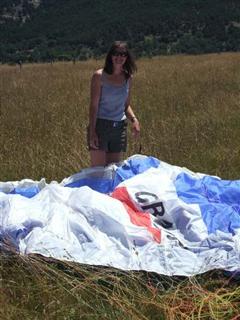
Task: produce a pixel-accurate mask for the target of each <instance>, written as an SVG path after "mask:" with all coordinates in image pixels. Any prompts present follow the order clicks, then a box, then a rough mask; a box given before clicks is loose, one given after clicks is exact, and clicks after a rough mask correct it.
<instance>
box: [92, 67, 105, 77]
mask: <svg viewBox="0 0 240 320" xmlns="http://www.w3.org/2000/svg"><path fill="white" fill-rule="evenodd" d="M102 75H103V69H98V70H96V71H95V72H94V73H93V77H96V78H99V77H101V76H102Z"/></svg>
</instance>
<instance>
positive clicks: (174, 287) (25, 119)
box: [0, 53, 240, 320]
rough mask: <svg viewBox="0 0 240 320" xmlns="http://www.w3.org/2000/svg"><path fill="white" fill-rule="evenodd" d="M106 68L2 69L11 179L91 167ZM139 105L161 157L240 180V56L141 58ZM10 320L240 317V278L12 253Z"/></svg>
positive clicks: (6, 310) (131, 149)
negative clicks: (99, 75)
mask: <svg viewBox="0 0 240 320" xmlns="http://www.w3.org/2000/svg"><path fill="white" fill-rule="evenodd" d="M102 65H103V61H102V60H91V61H86V62H76V63H75V64H73V63H71V62H68V63H63V62H61V63H60V62H59V63H53V64H34V65H31V64H29V65H23V66H22V68H21V70H20V68H19V67H18V66H7V65H2V66H0V123H1V129H0V150H1V151H0V164H1V165H0V181H15V180H21V179H23V178H30V179H33V180H39V179H40V178H42V177H45V178H46V179H47V181H48V182H50V181H52V180H56V181H59V182H60V181H61V180H62V179H63V178H64V177H67V176H69V175H71V174H73V173H76V172H78V171H80V170H82V169H83V168H86V167H88V166H89V154H88V151H87V147H86V126H87V123H88V108H89V91H90V90H89V85H90V78H91V75H92V73H93V72H94V70H95V69H97V68H101V67H102ZM137 65H138V72H137V73H136V74H135V76H134V83H133V92H132V97H131V102H132V107H133V109H134V111H135V113H136V115H137V117H138V118H139V120H140V124H141V139H140V141H134V140H133V139H132V137H131V125H129V146H128V151H127V153H126V154H125V156H124V158H127V157H128V156H130V155H132V154H135V153H138V152H139V146H140V144H141V146H142V151H141V152H142V153H143V154H145V155H151V156H154V157H156V158H158V159H160V160H163V161H166V162H168V163H170V164H174V165H178V166H181V167H187V168H188V169H190V170H192V171H195V172H202V173H208V174H211V175H217V176H220V177H221V178H223V179H240V160H239V159H240V147H239V146H240V54H239V53H226V54H212V55H202V56H169V57H165V56H163V57H155V58H152V59H141V60H138V61H137ZM0 270H1V291H2V292H1V295H0V305H1V308H0V319H4V320H5V319H6V320H10V319H157V320H160V319H224V320H225V319H232V320H233V319H235V320H236V319H240V318H239V314H240V287H239V286H238V285H239V280H237V279H235V278H233V277H231V276H229V275H228V274H226V273H224V272H223V271H221V272H220V271H213V272H209V273H207V274H204V275H199V276H196V277H192V278H190V279H189V278H180V277H174V278H169V277H165V276H160V275H156V274H150V273H146V272H122V271H118V270H115V269H108V268H101V267H100V268H97V267H91V266H82V265H78V264H71V263H62V262H58V261H56V260H51V259H46V258H43V257H40V256H34V255H33V256H28V257H19V256H17V255H15V254H14V253H11V254H10V253H9V252H5V251H4V252H2V253H1V264H0Z"/></svg>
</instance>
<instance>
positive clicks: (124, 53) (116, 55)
mask: <svg viewBox="0 0 240 320" xmlns="http://www.w3.org/2000/svg"><path fill="white" fill-rule="evenodd" d="M112 55H113V56H115V57H126V56H127V52H124V51H113V53H112Z"/></svg>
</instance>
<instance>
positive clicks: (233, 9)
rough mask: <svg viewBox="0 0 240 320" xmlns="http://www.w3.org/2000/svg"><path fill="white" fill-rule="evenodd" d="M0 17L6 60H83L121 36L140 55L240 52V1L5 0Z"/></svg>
mask: <svg viewBox="0 0 240 320" xmlns="http://www.w3.org/2000/svg"><path fill="white" fill-rule="evenodd" d="M19 3H22V10H21V11H17V14H16V10H15V11H14V8H15V7H16V5H19ZM14 4H15V6H14ZM14 12H15V18H14V19H10V18H9V17H8V18H7V17H6V13H11V14H12V15H13V16H14ZM0 21H1V23H0V38H1V43H2V46H3V47H4V49H1V48H0V61H2V62H8V61H15V59H16V56H15V54H16V53H18V54H19V53H21V55H22V56H21V58H22V60H24V61H48V60H49V59H53V60H58V59H59V56H61V59H63V56H64V55H66V57H67V58H66V59H67V60H69V58H71V59H79V60H85V59H88V58H89V57H92V56H95V57H98V56H101V55H102V54H104V53H105V52H106V50H107V49H108V47H109V45H110V44H111V43H112V42H113V41H114V40H118V39H123V40H127V41H128V42H129V44H130V46H131V47H133V48H134V50H135V54H136V55H137V56H154V55H158V54H171V53H191V54H192V53H193V54H195V53H210V52H222V51H239V50H240V26H239V22H240V3H239V1H238V0H233V1H226V0H214V1H213V0H204V1H202V0H172V1H167V0H151V1H150V0H123V1H112V0H92V1H86V0H68V1H65V0H42V1H41V3H40V5H39V6H38V7H37V8H36V9H34V7H33V5H31V3H30V2H29V1H28V0H24V1H20V0H18V1H17V0H11V1H1V3H0Z"/></svg>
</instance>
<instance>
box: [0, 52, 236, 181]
mask: <svg viewBox="0 0 240 320" xmlns="http://www.w3.org/2000/svg"><path fill="white" fill-rule="evenodd" d="M102 64H103V61H87V62H81V63H80V62H79V63H76V64H75V65H74V64H72V63H55V64H53V65H51V64H36V65H24V66H23V68H22V70H21V72H20V70H19V68H17V67H13V66H2V67H1V68H0V75H1V77H0V79H1V80H0V81H1V82H0V94H1V95H0V97H1V99H0V103H1V104H0V106H1V107H0V108H1V109H0V110H1V116H0V117H1V118H0V121H1V137H0V148H1V153H0V162H1V169H0V180H1V181H5V180H18V179H21V178H26V177H29V178H33V179H39V178H41V177H46V178H47V179H48V180H52V179H56V180H61V179H62V178H63V177H65V176H67V175H70V174H72V173H73V172H76V171H79V170H81V169H82V168H83V167H87V166H88V165H89V155H88V151H87V148H86V139H85V136H86V133H85V131H86V125H87V121H88V106H89V83H90V78H91V75H92V72H93V71H94V70H95V69H96V68H99V67H101V66H102ZM138 69H139V71H138V73H137V74H136V76H135V79H134V87H133V92H132V106H133V108H134V110H135V112H136V114H137V115H138V117H139V119H140V121H141V126H142V134H141V143H142V147H143V151H142V152H143V153H144V154H147V155H152V156H155V157H157V158H160V159H162V160H164V161H167V162H170V163H172V164H177V165H180V166H186V167H188V168H190V169H192V170H194V171H200V172H205V173H209V174H213V175H221V176H222V177H224V178H229V179H234V178H238V176H239V169H240V162H239V156H240V154H239V153H240V151H239V144H240V134H239V130H240V129H239V128H240V116H239V107H240V106H239V104H240V55H239V54H230V53H228V54H219V55H204V56H172V57H157V58H153V59H142V60H139V61H138ZM129 142H130V143H129V148H128V152H127V154H126V157H127V156H129V155H131V154H133V153H136V152H138V143H136V142H134V141H133V140H132V139H131V137H130V136H129Z"/></svg>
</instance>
